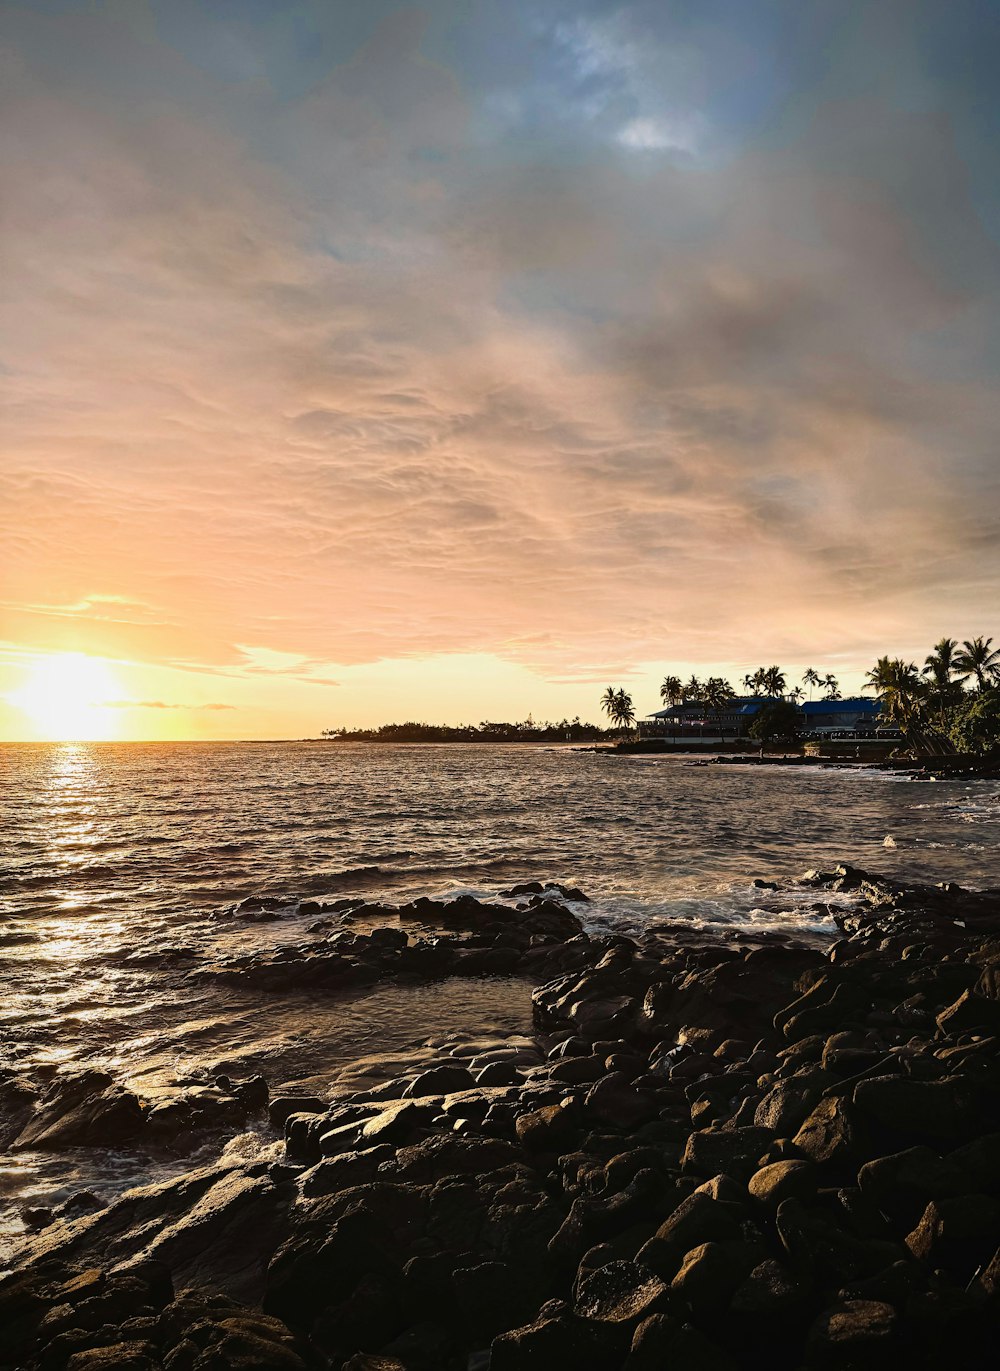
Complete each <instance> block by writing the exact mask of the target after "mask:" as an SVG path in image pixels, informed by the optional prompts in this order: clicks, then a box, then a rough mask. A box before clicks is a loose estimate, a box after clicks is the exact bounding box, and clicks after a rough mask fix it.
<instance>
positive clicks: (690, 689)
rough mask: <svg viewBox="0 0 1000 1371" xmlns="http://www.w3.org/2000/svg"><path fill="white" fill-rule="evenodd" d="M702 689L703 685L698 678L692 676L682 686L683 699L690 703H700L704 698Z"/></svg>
mask: <svg viewBox="0 0 1000 1371" xmlns="http://www.w3.org/2000/svg"><path fill="white" fill-rule="evenodd" d="M704 689H705V687H704V686H703V685H702V683H701V682H700V681H699V680H698V677H697V676H692V677H691V679H690V680H689V681H688V683H687V685H686V686H685V687H684V699H685V700H689V701H690V702H691V703H692V704H700V703H701V701H702V699H703V698H704V695H703V691H704Z"/></svg>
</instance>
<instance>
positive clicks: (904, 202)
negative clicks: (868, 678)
mask: <svg viewBox="0 0 1000 1371" xmlns="http://www.w3.org/2000/svg"><path fill="white" fill-rule="evenodd" d="M998 58H1000V8H998V7H997V6H996V4H994V3H988V2H987V0H980V2H979V3H974V2H973V0H924V2H921V0H905V3H898V2H897V0H874V2H873V3H864V0H852V2H851V3H848V2H847V0H626V2H625V3H609V2H606V0H429V2H428V3H424V4H422V5H401V4H398V3H388V2H387V0H366V3H365V4H363V5H360V4H356V3H353V0H325V2H323V3H320V0H287V3H279V0H200V2H199V0H31V3H22V4H17V3H10V2H9V0H4V2H3V3H0V92H2V94H0V101H2V106H3V107H2V110H0V127H2V139H0V147H2V166H0V174H2V177H3V184H4V187H5V193H4V197H3V206H2V216H3V217H2V261H0V273H2V278H3V283H2V287H0V291H2V295H0V323H2V330H0V332H2V339H3V341H2V347H0V385H2V389H3V392H4V401H5V404H4V419H3V432H2V446H0V454H2V455H0V737H3V738H7V739H14V740H18V739H33V738H43V737H58V736H94V737H107V738H123V739H125V738H151V739H152V738H175V737H301V736H309V735H315V734H316V733H318V732H319V730H320V729H323V728H329V727H338V726H341V725H349V726H358V725H370V724H374V723H378V722H382V721H386V720H403V719H423V720H427V721H433V722H467V721H468V722H478V721H479V720H480V719H487V718H494V719H495V718H523V717H525V716H526V715H527V714H528V713H529V712H530V713H532V714H533V715H534V717H535V718H536V719H544V718H560V717H563V716H569V717H572V716H574V715H581V716H582V717H583V718H584V719H588V718H590V719H596V718H597V717H598V699H599V696H600V694H601V692H602V691H603V689H604V687H605V686H606V685H608V684H614V685H619V684H620V685H624V686H625V687H626V688H627V689H629V690H630V691H631V693H632V694H633V697H634V699H635V702H636V707H637V709H638V712H639V713H640V714H642V713H646V712H648V711H651V710H653V709H655V708H656V707H657V706H658V698H657V688H658V685H659V681H660V680H661V679H662V676H663V675H664V674H665V673H666V672H676V673H677V674H679V675H682V676H687V675H689V674H690V673H691V672H692V671H697V672H699V674H702V675H704V674H708V673H713V674H723V675H727V676H729V677H730V678H731V679H732V680H733V681H734V683H735V682H737V681H738V680H739V678H740V677H741V676H742V675H743V674H744V673H745V672H746V671H748V670H752V669H753V668H754V667H756V666H759V665H761V664H765V665H766V664H770V663H772V662H777V663H779V664H781V665H783V666H785V667H786V669H787V670H788V673H789V676H790V677H797V676H798V675H800V674H801V672H802V670H804V669H805V667H807V666H810V665H811V666H814V667H816V668H817V669H818V670H820V671H821V672H822V673H825V672H827V671H832V672H833V673H835V674H837V675H838V676H839V677H840V679H841V682H842V686H843V687H844V688H846V689H847V690H854V689H857V688H858V687H859V686H860V683H861V679H862V674H863V672H864V671H865V670H866V669H867V667H868V666H869V665H870V664H871V663H872V661H873V660H874V659H875V657H876V656H879V655H881V654H883V653H889V654H890V655H901V656H905V657H907V658H916V659H917V660H918V661H922V660H923V657H924V655H925V654H926V653H927V652H928V651H929V650H930V647H931V645H932V644H933V643H934V641H936V640H937V639H938V638H940V637H941V636H942V635H945V634H948V635H951V636H954V637H957V638H959V639H961V638H965V637H970V636H972V635H975V634H980V633H982V634H993V635H995V636H998V637H1000V612H998V606H1000V594H998V588H1000V443H998V438H1000V388H998V386H997V379H998V378H997V371H998V360H1000V308H998V305H1000V228H998V225H1000V215H998V210H1000V204H998V200H1000V176H998V172H997V160H996V147H997V142H998V138H1000V85H998V84H997V82H996V81H995V79H994V78H995V72H996V68H997V62H998Z"/></svg>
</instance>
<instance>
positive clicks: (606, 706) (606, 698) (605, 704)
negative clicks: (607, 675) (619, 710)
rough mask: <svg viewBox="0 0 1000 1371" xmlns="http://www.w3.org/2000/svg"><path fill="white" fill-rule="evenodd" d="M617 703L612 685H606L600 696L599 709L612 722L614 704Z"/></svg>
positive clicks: (616, 694)
mask: <svg viewBox="0 0 1000 1371" xmlns="http://www.w3.org/2000/svg"><path fill="white" fill-rule="evenodd" d="M617 703H618V692H617V691H616V690H615V688H614V686H608V688H607V690H606V691H605V692H604V694H603V695H602V696H601V709H602V710H603V711H604V713H605V714H606V715H607V716H608V718H609V719H610V720H611V721H612V722H614V717H615V706H616V705H617Z"/></svg>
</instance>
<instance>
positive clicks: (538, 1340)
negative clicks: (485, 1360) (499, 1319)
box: [490, 1314, 629, 1371]
mask: <svg viewBox="0 0 1000 1371" xmlns="http://www.w3.org/2000/svg"><path fill="white" fill-rule="evenodd" d="M628 1331H629V1330H628V1325H627V1324H623V1325H619V1324H615V1323H594V1322H590V1321H587V1320H584V1319H577V1318H574V1317H573V1316H572V1315H568V1314H563V1315H559V1316H557V1317H554V1318H544V1317H543V1318H539V1319H537V1320H536V1321H535V1322H534V1323H531V1324H528V1325H526V1326H525V1327H523V1328H514V1329H511V1330H510V1332H507V1333H502V1334H501V1335H500V1336H499V1337H498V1338H494V1340H493V1345H492V1349H491V1352H492V1355H491V1359H490V1371H555V1368H556V1367H563V1366H565V1367H566V1368H572V1371H608V1368H609V1367H611V1366H615V1365H616V1364H617V1363H618V1362H620V1361H621V1359H622V1357H623V1356H624V1355H625V1353H626V1352H627V1350H628V1347H629V1337H628Z"/></svg>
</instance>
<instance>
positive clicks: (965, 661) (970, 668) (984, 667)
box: [955, 638, 1000, 695]
mask: <svg viewBox="0 0 1000 1371" xmlns="http://www.w3.org/2000/svg"><path fill="white" fill-rule="evenodd" d="M992 642H993V639H992V638H966V639H965V641H964V642H963V643H962V651H961V653H960V654H959V656H958V657H957V658H956V659H955V665H956V666H957V667H958V668H959V669H960V670H962V671H966V672H968V673H969V675H970V676H975V678H976V689H977V690H978V691H979V693H980V695H981V694H982V693H983V691H984V690H985V689H986V687H987V686H988V685H991V684H993V683H994V682H996V681H1000V648H993V649H992V650H991V648H990V644H991V643H992Z"/></svg>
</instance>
